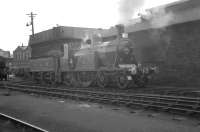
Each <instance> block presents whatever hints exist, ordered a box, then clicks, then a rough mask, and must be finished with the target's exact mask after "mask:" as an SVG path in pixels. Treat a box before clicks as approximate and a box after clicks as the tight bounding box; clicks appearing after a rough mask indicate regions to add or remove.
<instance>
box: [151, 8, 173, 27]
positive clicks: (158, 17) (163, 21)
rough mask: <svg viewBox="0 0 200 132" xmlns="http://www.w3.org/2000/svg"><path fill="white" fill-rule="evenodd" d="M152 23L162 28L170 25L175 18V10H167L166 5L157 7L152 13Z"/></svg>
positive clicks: (153, 25)
mask: <svg viewBox="0 0 200 132" xmlns="http://www.w3.org/2000/svg"><path fill="white" fill-rule="evenodd" d="M151 15H152V16H151V20H150V21H151V25H152V27H153V28H160V27H165V26H167V25H169V24H170V23H171V22H173V20H174V17H175V16H174V14H173V12H166V9H165V7H163V8H155V9H154V10H153V11H152V13H151Z"/></svg>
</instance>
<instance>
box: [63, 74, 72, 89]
mask: <svg viewBox="0 0 200 132" xmlns="http://www.w3.org/2000/svg"><path fill="white" fill-rule="evenodd" d="M63 83H64V84H65V85H67V86H71V85H72V84H73V75H72V73H66V74H65V75H64V76H63Z"/></svg>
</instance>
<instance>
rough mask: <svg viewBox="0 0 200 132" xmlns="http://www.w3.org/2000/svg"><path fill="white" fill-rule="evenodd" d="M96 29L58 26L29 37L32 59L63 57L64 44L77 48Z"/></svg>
mask: <svg viewBox="0 0 200 132" xmlns="http://www.w3.org/2000/svg"><path fill="white" fill-rule="evenodd" d="M95 30H97V29H93V28H82V27H67V26H58V27H53V28H52V29H49V30H46V31H42V32H39V33H36V34H35V35H34V36H33V35H31V36H30V39H29V46H30V47H31V49H32V58H40V57H49V56H52V55H53V54H60V55H61V56H62V55H63V52H64V44H68V45H69V46H71V47H73V48H78V47H79V46H80V43H81V42H82V40H83V38H84V37H86V34H87V33H89V32H92V31H95Z"/></svg>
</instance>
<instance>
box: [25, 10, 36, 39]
mask: <svg viewBox="0 0 200 132" xmlns="http://www.w3.org/2000/svg"><path fill="white" fill-rule="evenodd" d="M26 15H28V16H29V17H30V18H31V22H30V23H27V24H26V26H31V27H32V36H34V17H35V16H36V15H37V14H33V12H31V13H30V14H26Z"/></svg>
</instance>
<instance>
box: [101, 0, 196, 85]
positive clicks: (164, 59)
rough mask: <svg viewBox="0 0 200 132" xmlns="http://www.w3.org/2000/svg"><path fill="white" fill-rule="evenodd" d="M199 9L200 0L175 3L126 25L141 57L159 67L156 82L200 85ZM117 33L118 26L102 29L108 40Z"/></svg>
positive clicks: (148, 12) (147, 13)
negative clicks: (116, 27)
mask: <svg viewBox="0 0 200 132" xmlns="http://www.w3.org/2000/svg"><path fill="white" fill-rule="evenodd" d="M199 12H200V1H199V0H188V1H180V2H175V3H171V4H168V5H164V6H159V7H156V8H152V9H149V10H147V11H146V14H141V15H140V17H139V18H137V19H134V20H132V22H131V23H130V24H129V25H128V26H126V27H125V32H126V33H128V35H129V38H131V39H132V40H133V41H134V46H135V52H136V57H137V59H138V60H139V61H140V62H141V63H143V64H156V65H158V66H159V71H160V72H159V74H158V75H156V77H155V80H154V83H156V84H167V85H170V84H172V85H200V83H199V82H200V80H199V78H200V75H199V72H200V68H199V67H200V59H199V57H200V54H199V53H200V45H199V43H200V37H199V34H200V30H199V28H200V15H199ZM116 34H117V33H116V30H115V28H111V29H109V30H103V31H102V36H103V38H104V39H103V40H104V41H107V40H112V39H114V38H115V37H116Z"/></svg>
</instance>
